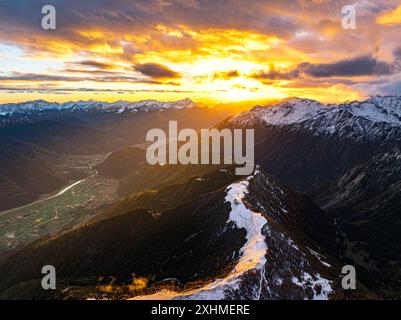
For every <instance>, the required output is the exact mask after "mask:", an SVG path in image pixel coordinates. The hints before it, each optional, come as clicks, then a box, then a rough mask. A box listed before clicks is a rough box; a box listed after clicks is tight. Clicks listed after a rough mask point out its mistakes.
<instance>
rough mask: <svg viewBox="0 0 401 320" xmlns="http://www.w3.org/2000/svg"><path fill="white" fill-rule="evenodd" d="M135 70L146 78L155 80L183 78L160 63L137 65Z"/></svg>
mask: <svg viewBox="0 0 401 320" xmlns="http://www.w3.org/2000/svg"><path fill="white" fill-rule="evenodd" d="M134 69H135V70H136V71H139V72H140V73H142V74H143V75H145V76H148V77H151V78H155V79H177V78H180V77H181V75H180V74H179V73H178V72H175V71H173V70H171V69H170V68H168V67H166V66H164V65H161V64H158V63H144V64H137V65H135V66H134Z"/></svg>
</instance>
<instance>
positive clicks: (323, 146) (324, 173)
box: [219, 96, 401, 191]
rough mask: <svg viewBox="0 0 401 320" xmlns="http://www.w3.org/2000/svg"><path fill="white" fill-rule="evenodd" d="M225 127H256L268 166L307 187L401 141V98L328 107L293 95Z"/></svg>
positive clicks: (259, 156)
mask: <svg viewBox="0 0 401 320" xmlns="http://www.w3.org/2000/svg"><path fill="white" fill-rule="evenodd" d="M219 127H230V128H253V129H255V135H256V140H255V158H256V162H257V163H258V164H260V165H261V166H262V167H263V168H264V169H265V170H267V171H268V172H271V173H272V174H274V175H275V176H277V177H279V178H280V179H282V180H284V181H285V182H286V183H288V184H290V185H291V186H293V187H295V188H296V189H299V190H302V191H307V190H311V189H313V188H314V187H316V186H318V185H320V184H323V183H327V182H329V181H331V180H332V179H336V178H338V177H339V176H341V175H342V174H344V173H345V172H346V171H347V170H349V169H350V168H352V167H353V166H355V165H357V164H359V163H361V162H364V161H367V160H368V159H370V158H371V157H372V156H374V155H375V154H378V153H381V152H386V151H389V150H392V149H393V148H394V147H396V146H400V143H401V97H398V96H389V97H373V98H371V99H368V100H366V101H362V102H351V103H344V104H339V105H334V104H329V105H323V104H320V103H319V102H317V101H313V100H307V99H298V98H292V99H287V100H284V101H282V102H280V103H277V104H273V105H269V106H266V107H255V108H253V109H252V110H250V111H248V112H244V113H242V114H240V115H238V116H236V117H233V118H231V119H229V120H227V121H226V122H223V123H221V124H220V125H219Z"/></svg>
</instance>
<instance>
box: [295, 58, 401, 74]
mask: <svg viewBox="0 0 401 320" xmlns="http://www.w3.org/2000/svg"><path fill="white" fill-rule="evenodd" d="M298 70H299V71H301V72H303V73H305V74H307V75H310V76H312V77H318V78H321V77H334V76H345V77H353V76H366V75H385V74H392V73H393V72H394V71H395V70H394V67H393V65H392V64H390V63H386V62H383V61H378V60H377V59H375V58H373V57H371V56H362V57H356V58H352V59H348V60H341V61H338V62H334V63H321V64H312V63H308V62H306V63H302V64H300V65H299V66H298Z"/></svg>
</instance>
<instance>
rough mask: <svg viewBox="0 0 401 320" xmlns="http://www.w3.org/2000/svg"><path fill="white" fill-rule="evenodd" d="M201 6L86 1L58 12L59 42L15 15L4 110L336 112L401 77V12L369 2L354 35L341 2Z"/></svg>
mask: <svg viewBox="0 0 401 320" xmlns="http://www.w3.org/2000/svg"><path fill="white" fill-rule="evenodd" d="M390 1H391V0H390ZM55 3H56V8H57V7H59V8H60V7H61V6H63V3H62V2H60V3H59V5H57V3H58V1H57V0H55ZM194 3H196V5H191V6H188V5H185V4H184V3H183V2H182V1H175V0H171V1H169V5H165V3H164V2H163V3H162V2H160V1H153V0H149V1H145V2H143V3H142V1H140V0H138V2H133V3H131V4H129V5H128V4H127V5H126V6H125V7H120V6H119V5H118V4H113V5H110V4H108V5H104V6H102V4H99V5H98V6H90V7H88V6H87V5H86V4H85V3H78V2H77V3H73V4H71V5H70V6H65V7H62V8H61V9H59V10H60V11H58V17H59V18H60V20H61V22H60V23H59V24H58V28H57V30H54V31H51V32H43V30H40V27H39V26H38V29H35V28H33V27H32V22H31V21H29V18H30V17H29V16H27V17H26V18H24V17H21V16H20V15H17V14H16V15H15V17H14V16H13V15H12V14H10V13H8V15H7V17H6V18H7V19H4V22H0V25H1V24H3V26H5V25H7V27H8V26H10V27H9V29H7V28H5V27H3V28H2V29H0V30H1V31H0V36H1V38H2V39H3V41H4V43H0V56H1V57H2V64H3V66H2V69H1V71H0V89H1V91H0V102H11V101H22V100H27V99H31V100H32V99H39V98H40V99H47V100H52V101H67V100H73V99H77V98H78V99H99V100H106V101H113V100H120V99H126V100H139V99H159V100H176V99H183V98H187V97H188V98H191V99H193V100H195V101H199V102H204V103H208V104H211V105H213V104H218V103H221V102H223V103H231V102H240V101H253V102H255V101H266V100H273V99H281V98H286V97H288V96H295V95H296V96H301V97H307V98H315V99H318V100H321V101H325V102H335V101H343V100H352V99H357V98H360V97H361V96H363V95H366V94H368V93H371V92H373V93H375V90H376V88H378V85H377V83H378V81H377V79H378V78H379V77H380V79H384V80H386V79H387V78H388V79H390V77H392V78H395V80H397V79H398V78H397V77H396V76H395V75H397V72H398V71H397V70H396V66H397V65H399V63H398V62H397V61H398V60H397V59H398V58H397V55H396V54H393V51H394V52H398V51H397V41H398V40H399V34H397V31H396V30H394V28H393V27H392V26H393V25H395V24H398V23H400V19H401V14H400V13H401V6H398V7H397V9H395V10H392V11H388V10H387V9H388V8H389V7H390V6H389V5H387V6H385V7H383V8H381V7H380V4H371V7H369V6H368V7H367V8H368V9H366V10H367V11H366V12H365V13H364V16H363V19H364V20H363V21H362V22H361V21H359V20H358V28H359V29H358V30H344V29H342V28H341V21H340V17H341V15H340V13H341V7H342V4H341V2H340V1H339V2H338V3H337V2H336V1H333V2H332V5H331V6H328V2H326V1H322V2H314V3H313V4H308V5H306V4H305V2H303V1H301V2H298V1H290V2H289V1H280V2H275V3H274V4H272V3H271V2H269V1H252V0H250V1H247V2H245V1H244V2H241V1H231V0H227V2H224V3H214V2H213V3H209V2H202V1H194ZM7 6H9V7H10V8H9V10H13V9H14V4H13V3H11V2H10V3H9V4H7ZM34 6H35V5H34V4H32V7H34ZM375 6H376V7H375ZM35 8H36V7H35ZM38 8H39V7H38ZM370 8H372V9H370ZM36 9H37V8H36ZM36 9H35V10H36ZM379 9H380V10H379ZM1 10H2V8H0V11H1ZM32 10H34V9H32ZM386 10H387V11H386ZM39 12H40V8H39ZM377 12H383V13H382V14H380V15H379V16H377ZM0 13H1V12H0ZM367 15H370V16H369V19H367V18H366V17H367ZM361 19H362V18H361ZM381 26H383V27H381ZM381 28H382V29H383V32H382V30H381ZM4 30H6V31H7V30H8V31H7V32H4ZM372 34H374V37H375V39H374V41H372ZM27 35H29V36H27ZM398 42H399V41H398ZM384 44H385V45H386V47H385V48H384V47H383V48H381V49H379V48H378V46H381V45H383V46H384ZM391 59H394V61H391ZM386 77H387V78H386ZM389 87H390V88H392V87H391V84H389ZM371 88H374V89H371Z"/></svg>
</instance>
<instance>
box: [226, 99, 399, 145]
mask: <svg viewBox="0 0 401 320" xmlns="http://www.w3.org/2000/svg"><path fill="white" fill-rule="evenodd" d="M231 122H232V123H234V124H235V125H239V126H253V125H255V124H259V123H263V124H265V125H272V126H287V125H291V126H292V127H294V128H303V129H307V130H310V131H314V132H315V134H337V135H339V136H347V135H348V136H350V137H352V138H355V139H360V138H364V137H367V138H368V139H371V138H372V137H373V139H374V138H377V137H381V138H385V139H393V138H397V136H398V138H400V139H401V137H400V136H399V132H398V131H397V132H394V130H393V129H397V130H401V96H373V97H371V98H369V99H366V100H363V101H353V102H345V103H340V104H322V103H320V102H318V101H315V100H310V99H301V98H289V99H285V100H283V101H280V102H278V103H275V104H271V105H267V106H256V107H254V108H252V109H251V110H249V111H246V112H243V113H241V114H239V115H238V116H236V117H234V118H233V119H231Z"/></svg>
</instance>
